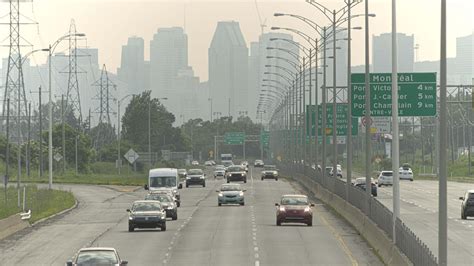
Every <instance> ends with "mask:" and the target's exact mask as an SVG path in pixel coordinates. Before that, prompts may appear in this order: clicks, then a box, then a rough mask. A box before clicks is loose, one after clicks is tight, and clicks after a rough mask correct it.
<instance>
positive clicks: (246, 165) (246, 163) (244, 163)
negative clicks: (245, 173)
mask: <svg viewBox="0 0 474 266" xmlns="http://www.w3.org/2000/svg"><path fill="white" fill-rule="evenodd" d="M240 164H241V165H243V166H245V167H249V162H247V161H243V162H241V163H240Z"/></svg>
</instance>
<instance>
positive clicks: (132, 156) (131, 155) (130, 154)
mask: <svg viewBox="0 0 474 266" xmlns="http://www.w3.org/2000/svg"><path fill="white" fill-rule="evenodd" d="M150 156H151V155H150ZM124 157H125V159H127V161H128V162H129V163H131V164H133V171H137V164H136V161H137V159H138V157H140V156H139V155H138V153H136V152H135V151H134V150H133V149H130V150H128V151H127V153H125V155H124Z"/></svg>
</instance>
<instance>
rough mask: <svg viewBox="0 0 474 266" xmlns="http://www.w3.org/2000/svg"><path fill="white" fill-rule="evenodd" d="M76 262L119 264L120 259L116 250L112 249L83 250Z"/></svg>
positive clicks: (83, 263)
mask: <svg viewBox="0 0 474 266" xmlns="http://www.w3.org/2000/svg"><path fill="white" fill-rule="evenodd" d="M76 264H77V265H78V266H79V265H81V266H89V265H115V264H118V259H117V256H116V255H115V252H114V251H111V250H110V251H109V250H91V251H81V252H79V254H78V255H77V259H76Z"/></svg>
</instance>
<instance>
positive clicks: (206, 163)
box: [204, 161, 212, 166]
mask: <svg viewBox="0 0 474 266" xmlns="http://www.w3.org/2000/svg"><path fill="white" fill-rule="evenodd" d="M204 165H205V166H212V162H211V161H205V162H204Z"/></svg>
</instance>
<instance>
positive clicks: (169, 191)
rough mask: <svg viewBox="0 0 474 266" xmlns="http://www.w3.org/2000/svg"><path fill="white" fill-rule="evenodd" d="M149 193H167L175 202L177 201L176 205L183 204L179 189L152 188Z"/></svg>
mask: <svg viewBox="0 0 474 266" xmlns="http://www.w3.org/2000/svg"><path fill="white" fill-rule="evenodd" d="M149 193H150V194H151V193H153V194H165V195H169V196H170V197H171V198H173V199H174V202H175V203H176V206H177V207H180V206H181V196H180V195H179V193H178V192H177V190H175V189H171V188H160V189H155V190H150V192H149Z"/></svg>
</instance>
